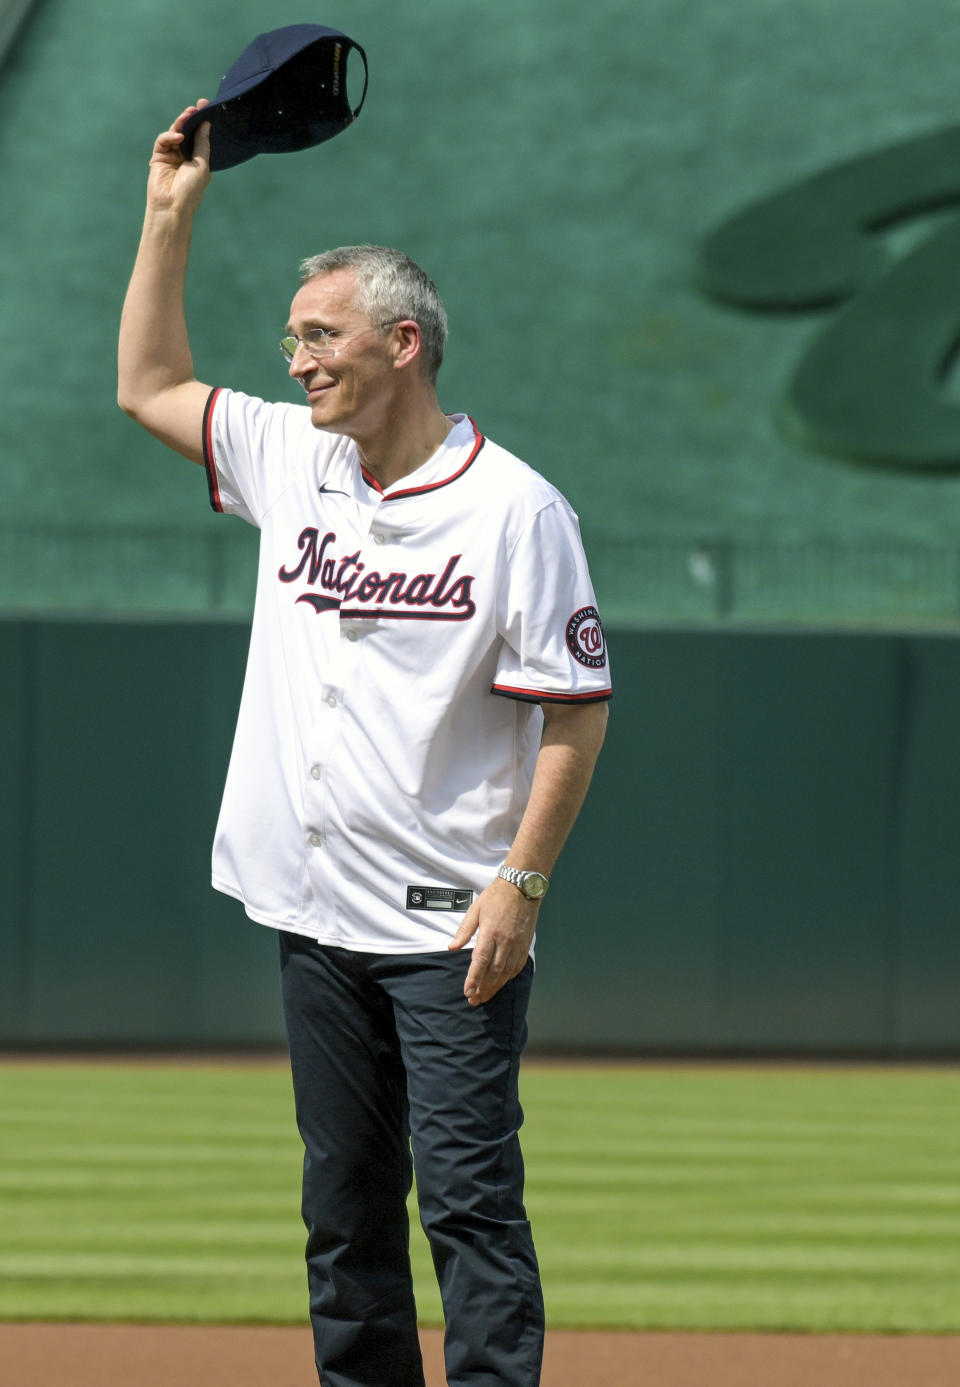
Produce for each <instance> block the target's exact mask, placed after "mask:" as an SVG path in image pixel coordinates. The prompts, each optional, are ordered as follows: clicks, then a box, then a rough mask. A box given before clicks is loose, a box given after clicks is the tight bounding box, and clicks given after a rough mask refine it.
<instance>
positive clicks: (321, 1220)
mask: <svg viewBox="0 0 960 1387" xmlns="http://www.w3.org/2000/svg"><path fill="white" fill-rule="evenodd" d="M280 951H281V990H282V996H283V1006H284V1016H285V1020H286V1026H287V1036H288V1041H289V1046H290V1064H291V1072H292V1075H293V1088H294V1096H295V1099H296V1109H297V1125H298V1127H299V1129H300V1134H301V1136H302V1138H303V1142H304V1148H305V1153H304V1166H303V1220H304V1223H305V1225H306V1228H307V1248H306V1257H307V1278H308V1283H309V1289H310V1318H311V1322H312V1325H313V1335H314V1344H315V1348H316V1360H317V1369H318V1372H319V1374H320V1377H321V1380H322V1382H323V1387H387V1384H389V1387H423V1381H424V1379H423V1364H422V1360H421V1355H420V1343H419V1338H418V1335H417V1320H416V1309H415V1306H414V1300H413V1284H412V1278H411V1272H410V1254H409V1222H408V1218H407V1209H406V1199H407V1195H408V1193H409V1191H410V1186H411V1180H412V1166H411V1158H410V1146H409V1125H408V1108H407V1098H406V1084H405V1076H404V1071H403V1065H402V1061H401V1057H400V1051H399V1046H398V1042H397V1036H396V1032H395V1026H394V1017H393V1010H392V1007H391V1004H390V1001H389V998H387V997H386V996H385V994H384V993H383V991H382V990H381V989H380V988H379V987H378V986H377V985H376V984H375V983H372V982H371V980H370V978H369V976H368V972H369V965H370V960H371V956H370V955H365V954H357V953H351V952H348V951H347V950H344V949H336V948H328V947H325V946H323V945H318V944H315V943H314V942H313V941H312V940H309V939H304V938H301V937H299V936H297V935H292V934H283V935H281V939H280Z"/></svg>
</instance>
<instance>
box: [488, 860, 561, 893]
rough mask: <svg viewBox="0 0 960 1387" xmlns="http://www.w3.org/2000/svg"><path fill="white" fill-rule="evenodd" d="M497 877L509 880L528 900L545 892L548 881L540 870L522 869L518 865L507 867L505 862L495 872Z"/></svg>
mask: <svg viewBox="0 0 960 1387" xmlns="http://www.w3.org/2000/svg"><path fill="white" fill-rule="evenodd" d="M497 876H498V877H502V878H503V880H504V881H509V882H510V884H511V885H512V886H515V887H516V888H517V890H518V891H519V892H520V893H521V894H522V895H524V896H526V898H527V900H528V901H538V900H540V899H541V898H542V897H543V896H545V895H546V894H547V887H548V886H549V885H550V882H549V881H548V880H547V878H546V877H545V876H544V875H543V873H542V872H533V871H524V870H523V869H522V868H520V867H508V866H507V865H506V863H504V864H503V866H502V867H501V868H500V870H499V871H498V872H497Z"/></svg>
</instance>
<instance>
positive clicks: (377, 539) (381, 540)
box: [373, 535, 387, 544]
mask: <svg viewBox="0 0 960 1387" xmlns="http://www.w3.org/2000/svg"><path fill="white" fill-rule="evenodd" d="M373 542H374V544H386V542H387V537H386V535H374V537H373Z"/></svg>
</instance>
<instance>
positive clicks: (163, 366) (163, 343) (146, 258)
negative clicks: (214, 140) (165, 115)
mask: <svg viewBox="0 0 960 1387" xmlns="http://www.w3.org/2000/svg"><path fill="white" fill-rule="evenodd" d="M206 104H207V103H206V102H205V101H201V102H199V103H198V105H197V106H188V107H187V109H186V110H185V111H184V112H183V113H182V114H181V115H179V116H178V117H177V119H176V120H175V121H174V122H173V124H172V125H171V127H170V129H169V130H165V131H163V133H162V134H160V135H158V136H157V138H156V141H155V143H154V146H153V154H152V156H151V159H150V175H149V178H148V180H147V210H146V216H145V218H144V223H143V235H142V236H141V239H140V248H139V251H138V252H137V259H136V263H135V265H134V269H133V275H132V277H131V280H130V285H129V288H128V289H127V296H126V299H125V301H124V305H123V316H122V318H121V322H120V345H119V370H118V382H119V383H118V390H117V400H118V403H119V405H120V408H121V409H123V410H124V411H125V412H126V413H127V414H129V415H130V416H131V417H132V418H134V419H136V421H137V422H138V423H139V424H142V425H143V427H144V428H145V429H148V430H149V431H150V433H152V434H155V435H156V437H157V438H159V439H160V440H161V442H163V443H166V444H167V445H168V446H169V447H171V448H173V449H175V450H176V451H177V452H178V453H182V454H183V455H184V457H188V458H190V459H191V460H192V461H193V462H201V463H202V462H203V448H202V429H203V411H204V408H205V406H206V402H207V399H208V397H209V394H210V387H209V386H208V385H202V384H201V383H200V381H198V380H197V379H196V377H195V376H194V373H193V358H192V356H191V354H190V343H189V340H188V337H187V324H186V317H185V314H184V307H183V293H184V282H185V280H186V273H187V259H188V256H189V252H190V234H191V230H192V226H193V217H194V213H195V212H196V210H197V207H198V206H199V205H200V200H201V198H202V197H203V194H204V192H205V191H206V187H207V184H208V183H209V181H210V127H209V125H201V126H200V128H199V130H198V131H197V133H196V137H195V140H194V151H193V158H192V159H185V158H184V157H183V155H182V153H181V152H180V145H181V144H182V142H183V134H182V130H183V124H184V122H185V121H186V120H187V118H188V117H189V116H191V115H193V113H194V112H195V111H196V110H197V109H199V107H201V106H205V105H206Z"/></svg>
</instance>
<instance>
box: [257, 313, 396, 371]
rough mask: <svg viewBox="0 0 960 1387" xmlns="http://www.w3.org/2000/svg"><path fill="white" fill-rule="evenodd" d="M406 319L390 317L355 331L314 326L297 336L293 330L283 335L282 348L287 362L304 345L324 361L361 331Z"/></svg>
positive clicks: (314, 355)
mask: <svg viewBox="0 0 960 1387" xmlns="http://www.w3.org/2000/svg"><path fill="white" fill-rule="evenodd" d="M406 321H407V319H406V318H388V319H387V321H386V322H385V323H370V325H369V326H368V327H361V328H355V329H354V331H353V332H341V331H340V330H339V328H335V327H312V328H310V329H308V331H307V332H305V333H304V334H303V336H302V337H297V335H296V334H295V333H292V332H291V333H290V335H289V336H288V337H281V338H280V350H281V352H282V353H283V359H284V361H287V362H290V361H292V360H293V358H294V357H295V356H296V354H297V348H298V347H303V348H304V350H305V351H306V352H307V355H308V356H312V357H313V359H314V360H315V361H322V360H323V359H324V357H329V356H336V354H337V352H338V351H339V350H340V348H341V347H342V346H343V344H344V342H347V341H349V340H350V338H351V337H358V336H359V335H360V333H361V332H369V331H370V330H371V329H374V330H376V329H379V328H385V327H393V325H394V323H404V322H406Z"/></svg>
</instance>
